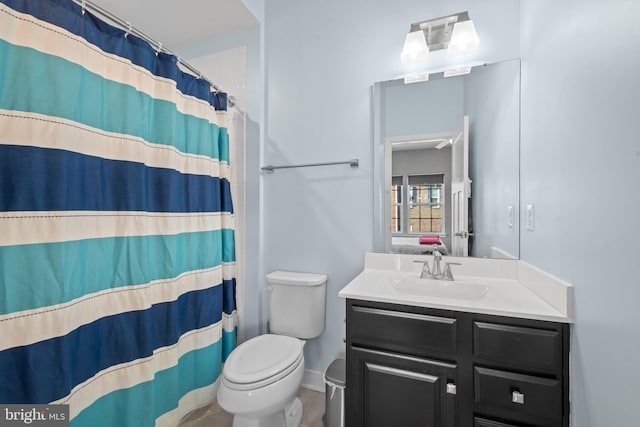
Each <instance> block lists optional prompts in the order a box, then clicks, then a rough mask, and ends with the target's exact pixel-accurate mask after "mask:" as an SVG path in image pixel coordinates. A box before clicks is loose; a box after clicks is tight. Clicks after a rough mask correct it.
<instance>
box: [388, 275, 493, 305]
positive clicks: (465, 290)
mask: <svg viewBox="0 0 640 427" xmlns="http://www.w3.org/2000/svg"><path fill="white" fill-rule="evenodd" d="M389 280H390V281H391V285H392V286H393V288H394V289H395V290H396V291H397V292H399V293H402V294H407V295H419V296H425V297H435V298H450V299H459V300H467V301H473V300H479V299H480V298H482V297H483V296H485V295H486V294H487V292H489V286H488V285H482V284H478V283H469V282H464V281H448V280H434V279H418V278H415V279H414V278H391V279H389Z"/></svg>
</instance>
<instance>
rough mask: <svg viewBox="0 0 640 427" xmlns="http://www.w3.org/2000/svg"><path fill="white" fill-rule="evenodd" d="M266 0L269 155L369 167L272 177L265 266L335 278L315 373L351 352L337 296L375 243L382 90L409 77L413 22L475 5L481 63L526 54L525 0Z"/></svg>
mask: <svg viewBox="0 0 640 427" xmlns="http://www.w3.org/2000/svg"><path fill="white" fill-rule="evenodd" d="M265 7H266V11H265V65H266V81H267V87H266V91H267V93H266V96H267V108H266V119H265V126H266V135H265V141H264V162H265V163H267V164H269V163H271V164H294V163H307V162H320V161H332V160H347V159H350V158H354V157H357V158H359V159H360V167H359V168H358V169H351V168H349V167H348V166H331V167H322V168H307V169H289V170H279V171H276V172H275V173H274V174H272V175H265V176H263V177H262V178H261V179H262V182H263V184H264V187H263V189H264V230H263V232H264V254H263V256H264V266H263V269H264V272H268V271H271V270H275V269H288V270H298V271H310V272H324V273H327V274H328V275H329V283H328V292H327V323H326V331H325V333H324V335H323V336H322V337H321V338H319V339H317V340H313V341H310V342H308V343H307V345H306V349H305V354H306V365H307V368H308V369H311V370H314V371H318V372H323V371H324V370H325V369H326V367H327V366H328V365H329V363H330V362H331V361H332V360H333V358H334V357H336V355H338V354H339V353H341V352H343V351H344V344H343V342H342V337H343V335H344V332H343V331H344V324H343V320H344V300H342V299H340V298H338V297H337V293H338V291H339V290H340V289H341V288H342V287H343V286H345V285H346V284H347V283H348V282H349V281H350V280H351V279H353V278H354V277H355V276H356V275H357V274H358V273H359V272H360V271H361V270H362V268H363V256H364V252H365V251H367V250H371V249H373V237H372V232H373V213H372V209H373V178H374V177H373V146H372V120H371V114H372V113H371V85H372V84H373V83H374V82H376V81H380V80H389V79H393V78H395V77H397V76H399V75H401V74H402V73H403V69H402V66H401V63H400V50H401V48H402V44H403V42H404V36H405V35H406V33H407V31H408V29H409V26H410V24H411V23H412V22H416V21H419V20H423V19H429V18H434V17H438V16H443V15H447V14H450V13H455V12H460V11H463V10H468V11H469V14H470V16H471V17H472V18H473V20H474V22H475V24H476V28H477V31H478V33H479V37H480V39H481V40H482V41H481V45H480V50H479V52H478V59H480V60H483V61H487V62H495V61H499V60H503V59H511V58H516V57H519V56H520V54H519V3H518V2H517V1H514V0H490V1H483V2H478V1H474V0H466V1H463V0H454V1H437V2H436V1H429V2H427V1H424V0H403V1H401V2H398V1H393V2H391V1H375V2H371V1H365V0H350V1H343V0H327V1H322V2H320V1H316V2H309V1H302V2H301V1H297V0H268V1H267V2H266V5H265ZM247 179H250V177H249V176H248V177H247Z"/></svg>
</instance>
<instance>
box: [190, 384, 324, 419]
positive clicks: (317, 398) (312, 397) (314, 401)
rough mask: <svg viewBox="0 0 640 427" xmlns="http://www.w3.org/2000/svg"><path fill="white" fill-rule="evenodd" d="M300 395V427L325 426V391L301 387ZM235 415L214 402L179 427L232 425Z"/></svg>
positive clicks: (193, 413)
mask: <svg viewBox="0 0 640 427" xmlns="http://www.w3.org/2000/svg"><path fill="white" fill-rule="evenodd" d="M298 397H299V398H300V400H301V401H302V406H303V408H304V410H303V413H302V423H301V424H300V427H324V423H323V422H322V416H323V415H324V406H325V404H324V393H319V392H317V391H313V390H308V389H306V388H301V389H300V392H299V393H298ZM232 422H233V417H232V416H231V415H229V414H227V413H226V412H225V411H223V410H222V408H220V406H218V403H217V402H213V403H212V404H211V405H209V406H205V407H202V408H200V409H197V410H195V411H193V412H192V413H191V414H189V415H188V416H187V417H185V419H184V420H182V422H181V423H180V426H179V427H231V424H232Z"/></svg>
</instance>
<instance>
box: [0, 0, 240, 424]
mask: <svg viewBox="0 0 640 427" xmlns="http://www.w3.org/2000/svg"><path fill="white" fill-rule="evenodd" d="M225 100H226V94H224V93H219V94H212V93H211V92H210V90H209V88H208V87H206V86H204V87H203V85H202V80H200V79H197V78H196V77H194V76H191V75H188V74H185V73H183V72H182V71H180V70H179V69H178V68H177V66H176V59H175V58H173V57H170V56H169V55H164V54H160V55H155V52H154V50H153V48H151V47H150V46H148V45H146V44H144V43H142V42H141V41H140V39H136V38H135V37H130V38H125V37H124V33H123V31H121V30H119V29H115V28H113V27H111V26H110V25H108V24H106V23H104V22H101V21H100V20H98V19H97V18H95V17H93V16H91V15H90V14H89V13H87V14H84V15H83V14H82V13H81V10H80V8H79V7H76V6H75V5H73V3H72V0H39V1H38V2H37V3H36V2H34V1H33V0H0V153H3V154H5V156H4V157H3V158H4V163H3V167H2V168H1V170H0V337H2V339H0V384H1V386H0V403H1V402H13V403H22V404H35V403H58V404H68V405H69V412H70V418H71V425H72V426H78V427H84V426H97V427H116V426H117V427H147V426H148V427H151V426H175V425H177V424H178V421H179V420H180V418H181V417H182V416H184V415H186V414H187V413H188V412H190V411H191V410H193V409H195V408H197V407H200V406H202V405H205V404H207V403H209V402H210V401H212V400H213V399H214V398H215V391H216V387H217V381H218V378H219V375H220V372H221V364H222V363H223V361H224V360H225V359H226V357H227V356H228V354H229V353H230V352H231V350H232V349H233V348H234V347H235V345H236V331H237V313H236V307H235V284H236V279H235V263H236V257H235V229H234V213H233V204H232V200H231V188H232V185H231V183H230V176H231V169H230V166H229V161H230V159H229V135H228V131H227V113H226V111H225V109H226V101H225ZM216 108H219V109H218V110H216ZM56 138H58V140H56ZM125 172H126V173H125ZM16 230H17V231H16ZM36 356H37V357H36ZM38 358H40V359H38ZM36 359H38V360H41V362H42V361H43V360H47V361H50V362H51V365H50V366H49V368H50V369H47V370H48V372H47V374H46V375H41V372H40V371H38V369H39V368H41V366H34V365H42V363H30V362H33V361H34V360H36ZM57 368H60V369H57ZM60 377H64V378H60ZM20 378H22V379H26V378H28V379H30V381H20V380H17V379H20ZM38 390H40V391H38ZM42 390H45V391H46V390H49V392H45V393H43V392H41V391H42ZM53 391H55V392H53ZM49 399H57V400H55V401H51V402H45V401H40V400H49Z"/></svg>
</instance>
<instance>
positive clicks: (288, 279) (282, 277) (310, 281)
mask: <svg viewBox="0 0 640 427" xmlns="http://www.w3.org/2000/svg"><path fill="white" fill-rule="evenodd" d="M326 281H327V275H326V274H319V273H298V272H295V271H272V272H271V273H269V274H267V283H270V284H278V285H290V286H317V285H322V284H323V283H325V282H326Z"/></svg>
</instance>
